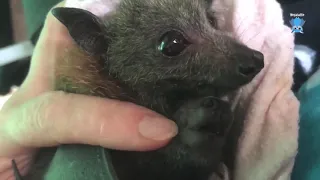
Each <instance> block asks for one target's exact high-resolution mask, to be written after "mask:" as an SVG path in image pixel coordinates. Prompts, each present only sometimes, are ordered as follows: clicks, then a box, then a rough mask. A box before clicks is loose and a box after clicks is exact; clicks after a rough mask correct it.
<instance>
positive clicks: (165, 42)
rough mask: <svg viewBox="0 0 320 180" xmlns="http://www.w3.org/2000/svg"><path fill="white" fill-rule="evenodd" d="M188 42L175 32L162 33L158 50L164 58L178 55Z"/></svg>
mask: <svg viewBox="0 0 320 180" xmlns="http://www.w3.org/2000/svg"><path fill="white" fill-rule="evenodd" d="M189 44H190V42H189V41H188V40H186V38H185V37H184V36H183V35H182V34H181V33H180V32H179V31H175V30H171V31H168V32H166V33H164V34H163V35H162V36H161V38H160V40H159V44H158V50H159V51H160V52H161V53H163V54H164V55H165V56H171V57H172V56H177V55H179V54H180V53H181V52H182V51H183V50H184V49H185V48H186V47H188V45H189Z"/></svg>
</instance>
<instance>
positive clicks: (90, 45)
mask: <svg viewBox="0 0 320 180" xmlns="http://www.w3.org/2000/svg"><path fill="white" fill-rule="evenodd" d="M52 14H53V15H54V16H55V17H56V18H57V19H58V20H59V21H60V22H61V23H62V24H64V25H65V26H66V27H67V29H68V31H69V34H70V35H71V37H72V38H73V40H74V41H75V42H76V43H77V45H79V46H80V48H82V49H83V50H85V51H86V52H88V53H89V54H92V55H100V54H102V53H105V52H106V51H107V48H108V39H107V36H106V35H107V34H106V32H105V29H104V28H105V27H104V26H103V24H102V23H101V22H100V20H99V18H98V17H97V16H95V15H94V14H92V13H91V12H89V11H86V10H82V9H78V8H61V7H59V8H54V9H53V10H52Z"/></svg>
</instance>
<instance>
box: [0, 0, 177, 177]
mask: <svg viewBox="0 0 320 180" xmlns="http://www.w3.org/2000/svg"><path fill="white" fill-rule="evenodd" d="M57 6H64V2H62V3H59V4H58V5H57ZM71 46H74V44H73V42H72V39H71V37H69V34H68V31H67V30H66V29H65V27H64V26H63V25H62V24H61V23H60V22H59V21H58V20H56V19H55V18H54V17H53V16H52V15H51V13H49V14H48V16H47V18H46V22H45V25H44V28H43V30H42V33H41V35H40V38H39V41H38V43H37V45H36V47H35V51H34V55H33V57H32V60H31V67H30V71H29V74H28V76H27V78H26V80H25V81H24V83H23V84H22V85H21V87H20V88H19V90H18V91H17V92H15V93H14V94H13V95H12V97H11V98H10V99H9V100H8V101H7V102H6V103H5V104H4V106H3V108H2V109H1V111H0V145H1V148H0V179H4V180H6V179H10V180H11V179H14V178H13V171H12V167H11V160H12V159H15V161H16V162H17V164H18V168H19V171H20V173H21V174H26V173H27V171H28V170H29V169H28V168H29V167H30V165H31V163H32V160H33V157H34V155H35V154H36V152H37V149H38V148H39V147H48V146H57V145H59V144H71V143H82V144H90V145H101V146H103V147H108V148H112V149H120V150H133V151H146V150H152V149H157V148H160V147H162V146H164V145H166V144H167V143H168V142H169V140H170V139H171V138H172V137H173V136H175V135H176V133H177V126H176V125H175V123H174V122H173V121H169V120H167V119H165V118H164V117H162V116H161V115H158V114H156V113H154V112H152V111H151V110H148V109H145V108H143V107H140V106H137V105H134V104H132V103H125V102H120V101H117V100H111V99H102V98H98V97H89V96H84V95H76V94H67V93H64V92H57V91H54V87H53V86H54V80H55V79H54V68H53V67H55V61H56V59H57V57H58V56H61V53H63V52H64V51H63V50H64V49H65V48H67V47H68V48H70V47H71ZM88 112H89V113H88Z"/></svg>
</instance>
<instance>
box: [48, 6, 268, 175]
mask: <svg viewBox="0 0 320 180" xmlns="http://www.w3.org/2000/svg"><path fill="white" fill-rule="evenodd" d="M210 5H211V4H208V3H207V2H206V1H204V0H123V1H122V3H121V4H120V5H119V7H118V9H117V11H116V13H115V14H114V15H113V16H112V18H110V19H109V20H108V21H103V20H99V19H98V18H97V17H95V16H94V15H92V14H91V13H89V12H87V11H84V10H79V9H71V8H59V9H55V10H54V11H53V14H54V15H55V16H56V17H57V18H58V19H59V20H60V21H61V22H62V23H63V24H64V25H66V27H67V28H68V30H69V33H70V35H71V36H72V38H73V39H74V41H75V42H76V44H77V45H78V46H79V47H80V48H81V49H82V50H69V56H68V57H64V58H61V59H60V60H59V61H58V62H57V67H56V69H57V71H56V76H57V85H56V88H57V90H64V91H67V92H70V93H82V94H89V95H94V96H101V97H108V98H115V99H120V100H125V101H130V102H134V103H136V104H139V105H142V106H145V107H148V108H150V109H152V110H154V111H156V112H158V113H160V114H163V115H164V116H167V117H168V118H170V119H173V120H175V121H176V123H177V124H178V126H179V134H178V135H177V137H175V138H174V139H173V140H172V142H170V144H169V145H168V146H166V147H164V148H161V149H159V150H156V151H151V152H123V151H111V156H112V159H113V163H114V165H115V168H116V171H117V173H118V175H119V178H120V180H151V179H152V180H205V179H207V178H208V176H209V175H210V174H211V173H212V172H213V171H216V169H217V168H218V165H219V163H221V162H222V161H224V159H226V158H228V155H226V154H223V151H224V150H223V149H224V148H225V147H228V141H227V138H226V137H227V130H228V128H229V127H230V125H231V122H232V119H233V116H232V114H231V110H230V106H229V104H228V103H226V102H224V101H222V100H220V99H219V98H220V97H221V96H223V95H225V94H226V93H227V92H230V91H232V90H235V89H237V88H239V87H240V86H242V85H244V84H246V83H248V82H250V81H251V80H252V78H253V77H254V76H255V75H256V74H257V73H258V72H259V71H260V70H261V69H262V68H263V55H262V54H261V53H260V52H257V51H254V50H252V49H249V48H248V47H246V46H244V45H242V44H241V43H239V42H237V41H236V40H234V39H233V38H231V37H230V36H228V35H226V33H224V32H221V31H219V28H218V27H217V24H216V23H215V22H214V21H215V17H214V12H211V11H210V10H209V9H208V7H210ZM168 32H169V34H168ZM170 35H173V36H174V37H177V38H180V39H178V40H180V42H184V43H183V44H182V45H180V46H179V45H177V46H176V51H178V50H179V48H181V50H180V51H181V52H180V53H174V52H171V53H170V52H168V51H166V50H159V46H160V44H161V42H162V41H163V39H164V37H169V36H170ZM183 45H184V46H183ZM81 51H84V52H85V53H84V52H81ZM168 55H170V57H169V56H168ZM235 120H236V121H241V119H235ZM230 157H231V156H230Z"/></svg>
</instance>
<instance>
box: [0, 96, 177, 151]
mask: <svg viewBox="0 0 320 180" xmlns="http://www.w3.org/2000/svg"><path fill="white" fill-rule="evenodd" d="M5 114H6V117H5V121H4V123H3V124H1V128H4V129H3V130H2V132H5V133H4V134H1V135H3V136H4V137H5V138H1V139H0V140H1V141H4V142H0V143H1V144H4V146H3V147H2V148H1V150H0V154H1V151H4V152H11V151H14V150H15V151H16V149H17V145H18V146H21V148H25V147H29V148H36V147H44V146H56V145H59V144H72V143H77V144H90V145H100V146H103V147H107V148H111V149H119V150H137V151H146V150H153V149H157V148H159V147H162V146H164V145H165V144H167V143H168V141H169V140H170V139H171V138H172V137H173V136H175V135H176V134H177V126H176V124H175V123H174V122H173V121H170V120H167V119H165V118H164V117H162V116H160V115H158V114H156V113H154V112H152V111H151V110H148V109H146V108H143V107H140V106H137V105H134V104H131V103H126V102H121V101H117V100H111V99H103V98H98V97H88V96H84V95H77V94H66V93H63V92H50V93H44V94H42V95H40V96H38V97H36V98H34V99H32V100H30V101H28V102H26V103H24V104H22V105H21V106H20V107H19V108H14V109H11V111H10V112H5ZM12 142H15V143H14V144H13V143H12ZM10 144H11V145H10Z"/></svg>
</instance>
